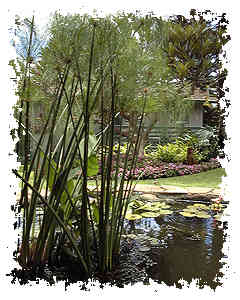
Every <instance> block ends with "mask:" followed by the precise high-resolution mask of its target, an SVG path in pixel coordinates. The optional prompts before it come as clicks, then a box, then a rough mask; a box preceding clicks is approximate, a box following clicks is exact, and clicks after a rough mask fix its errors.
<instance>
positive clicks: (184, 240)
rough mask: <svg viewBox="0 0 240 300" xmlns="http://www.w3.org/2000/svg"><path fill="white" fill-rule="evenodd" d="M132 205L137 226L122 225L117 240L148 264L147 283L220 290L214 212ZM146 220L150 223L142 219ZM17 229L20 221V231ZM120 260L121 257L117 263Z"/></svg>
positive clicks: (221, 237) (219, 236) (220, 233)
mask: <svg viewBox="0 0 240 300" xmlns="http://www.w3.org/2000/svg"><path fill="white" fill-rule="evenodd" d="M137 203H138V207H137V208H136V206H135V209H134V208H133V207H134V205H136V201H134V200H133V201H132V202H131V204H134V205H130V207H131V208H130V211H131V212H132V213H136V211H137V213H138V214H139V215H140V214H142V215H143V216H142V217H141V218H138V219H136V220H127V219H126V220H125V224H124V232H123V239H122V240H123V242H126V244H127V245H129V244H132V245H134V246H133V252H132V256H133V257H134V260H135V261H137V260H141V259H142V256H141V254H142V255H143V256H145V257H147V258H149V259H150V260H151V262H152V264H150V267H149V268H148V269H147V277H148V279H149V278H151V279H153V280H154V281H156V282H158V283H159V284H161V283H165V284H167V285H169V286H171V285H175V286H176V287H178V288H181V287H182V285H181V283H180V282H179V281H180V280H184V281H185V282H187V283H191V281H192V280H195V279H197V282H198V285H199V287H204V286H205V285H207V286H209V287H210V288H212V289H215V288H216V287H217V286H221V285H222V283H221V277H222V276H223V273H222V270H221V269H222V267H223V265H224V264H225V262H224V261H223V258H226V256H225V255H224V253H223V245H224V241H225V238H226V231H227V222H221V221H220V219H219V216H220V214H219V212H218V211H217V212H216V211H214V210H212V209H210V207H211V205H210V203H206V204H201V203H196V202H192V201H186V202H184V201H182V202H181V201H170V202H168V201H167V200H164V201H163V200H160V199H159V202H155V203H149V202H145V203H143V202H141V201H138V202H137ZM139 205H140V207H139ZM141 208H142V209H141ZM157 209H158V211H160V215H159V216H157V217H155V218H153V217H151V213H153V214H156V215H157V214H158V212H157ZM128 213H129V211H128ZM128 213H127V214H128ZM42 214H43V211H42V209H41V208H39V209H38V210H37V213H36V223H35V232H38V230H39V229H38V228H39V223H40V222H41V219H42ZM148 214H149V217H144V216H147V215H148ZM194 214H195V215H194ZM135 216H136V214H135ZM21 223H22V222H21V218H19V224H18V225H19V226H20V227H21ZM138 254H140V256H138ZM125 259H126V257H123V260H122V262H125ZM132 263H133V264H134V263H136V265H138V264H139V262H134V261H128V262H127V263H126V267H125V269H126V270H125V271H127V273H128V274H130V273H131V272H130V268H131V264H132ZM123 271H124V270H123ZM134 272H135V271H133V272H132V273H134ZM131 276H132V275H131ZM133 276H134V275H133ZM144 276H145V275H144ZM132 280H133V278H130V279H129V282H131V283H132ZM137 280H138V278H136V281H137ZM136 281H135V282H136ZM124 284H125V283H124Z"/></svg>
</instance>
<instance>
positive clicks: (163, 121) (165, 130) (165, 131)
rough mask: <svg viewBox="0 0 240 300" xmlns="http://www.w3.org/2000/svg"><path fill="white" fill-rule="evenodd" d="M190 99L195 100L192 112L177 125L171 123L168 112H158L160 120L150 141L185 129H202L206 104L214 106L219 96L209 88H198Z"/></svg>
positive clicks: (157, 140) (176, 133) (174, 134)
mask: <svg viewBox="0 0 240 300" xmlns="http://www.w3.org/2000/svg"><path fill="white" fill-rule="evenodd" d="M190 101H193V102H194V103H193V106H192V110H191V112H190V113H189V114H188V115H187V116H186V117H185V118H184V119H183V120H181V121H177V122H176V123H175V125H173V124H171V123H170V120H169V117H168V115H167V114H166V113H162V112H159V113H157V114H158V116H157V118H158V120H159V121H158V122H157V123H156V125H155V126H154V128H153V129H152V131H151V133H150V134H149V141H150V142H160V140H162V139H164V138H169V136H176V135H178V134H179V133H181V132H182V131H183V130H184V129H191V130H193V131H196V130H199V129H201V128H202V127H203V126H204V124H203V111H204V105H206V106H214V105H216V103H217V101H218V100H217V98H216V97H215V96H212V95H210V93H209V91H208V90H205V91H203V90H201V89H200V88H196V89H195V91H194V94H193V95H192V96H191V99H190Z"/></svg>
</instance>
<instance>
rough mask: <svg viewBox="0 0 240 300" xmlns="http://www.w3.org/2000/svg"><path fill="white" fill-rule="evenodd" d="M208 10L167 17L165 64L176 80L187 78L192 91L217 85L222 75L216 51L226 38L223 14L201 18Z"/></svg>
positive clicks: (227, 37)
mask: <svg viewBox="0 0 240 300" xmlns="http://www.w3.org/2000/svg"><path fill="white" fill-rule="evenodd" d="M207 13H209V12H208V11H206V12H203V13H198V14H197V12H196V10H191V18H190V19H187V18H185V17H183V16H175V17H172V18H170V29H169V44H168V47H167V49H166V51H167V55H168V59H169V64H170V66H171V67H172V69H173V70H174V71H175V74H176V76H177V77H178V78H179V79H180V80H188V81H190V82H191V84H192V91H194V89H195V88H196V87H203V88H204V87H206V86H211V87H214V88H215V87H217V85H218V82H219V80H220V79H221V78H222V77H224V75H225V70H223V71H221V68H222V63H221V61H220V54H221V53H222V52H223V46H224V45H225V44H226V43H227V42H228V41H229V39H230V37H229V36H228V35H226V24H225V23H224V20H223V16H221V18H219V17H215V18H212V19H211V20H208V19H207V18H205V19H204V14H207Z"/></svg>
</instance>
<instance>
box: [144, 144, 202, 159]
mask: <svg viewBox="0 0 240 300" xmlns="http://www.w3.org/2000/svg"><path fill="white" fill-rule="evenodd" d="M188 147H189V144H188V143H184V142H182V141H181V140H177V141H176V142H175V143H168V144H166V145H157V149H156V150H155V151H152V152H151V153H149V154H147V155H148V156H149V157H152V158H154V159H158V160H159V161H162V162H173V163H184V162H186V161H187V149H188ZM193 158H194V161H196V162H200V161H201V160H202V155H201V154H200V153H199V151H198V150H197V149H194V152H193Z"/></svg>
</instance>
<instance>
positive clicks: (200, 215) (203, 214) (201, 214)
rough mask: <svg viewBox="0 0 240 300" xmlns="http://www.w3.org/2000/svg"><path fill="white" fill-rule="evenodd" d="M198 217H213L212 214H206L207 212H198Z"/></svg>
mask: <svg viewBox="0 0 240 300" xmlns="http://www.w3.org/2000/svg"><path fill="white" fill-rule="evenodd" d="M196 217H198V218H203V219H208V218H210V217H211V215H208V214H205V213H203V212H202V213H198V214H196Z"/></svg>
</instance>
